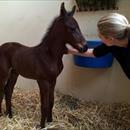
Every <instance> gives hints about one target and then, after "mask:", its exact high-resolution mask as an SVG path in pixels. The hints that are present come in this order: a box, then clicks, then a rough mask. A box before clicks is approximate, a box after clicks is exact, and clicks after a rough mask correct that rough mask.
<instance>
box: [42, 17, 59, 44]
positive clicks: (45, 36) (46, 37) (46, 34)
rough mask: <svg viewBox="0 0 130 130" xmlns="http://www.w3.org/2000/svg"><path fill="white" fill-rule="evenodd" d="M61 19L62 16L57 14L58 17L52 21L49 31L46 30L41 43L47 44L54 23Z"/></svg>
mask: <svg viewBox="0 0 130 130" xmlns="http://www.w3.org/2000/svg"><path fill="white" fill-rule="evenodd" d="M60 19H61V17H60V16H57V17H55V18H54V19H53V21H52V22H51V24H50V26H49V27H48V29H47V31H46V33H45V35H44V37H43V38H42V40H41V42H40V44H42V45H43V44H46V41H47V39H48V36H49V34H50V32H51V31H52V29H53V25H54V23H55V22H56V21H57V20H60Z"/></svg>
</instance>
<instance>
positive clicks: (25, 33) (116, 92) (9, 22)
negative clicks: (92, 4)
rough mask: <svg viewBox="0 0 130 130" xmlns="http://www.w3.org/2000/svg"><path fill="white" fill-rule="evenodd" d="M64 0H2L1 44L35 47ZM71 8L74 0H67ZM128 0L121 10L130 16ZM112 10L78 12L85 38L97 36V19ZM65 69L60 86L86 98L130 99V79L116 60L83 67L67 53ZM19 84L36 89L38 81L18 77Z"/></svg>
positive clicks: (62, 89) (122, 2)
mask: <svg viewBox="0 0 130 130" xmlns="http://www.w3.org/2000/svg"><path fill="white" fill-rule="evenodd" d="M62 1H63V0H43V1H36V0H33V1H4V2H2V1H0V43H1V44H2V43H4V42H7V41H17V42H20V43H22V44H24V45H28V46H33V45H36V44H38V43H39V42H40V40H41V39H42V37H43V35H44V33H45V32H46V29H47V27H48V26H49V24H51V21H52V20H53V18H54V17H55V16H57V15H58V14H59V10H60V3H61V2H62ZM64 1H65V3H66V8H67V9H68V10H70V9H71V7H72V5H73V4H75V2H74V0H64ZM129 5H130V1H129V0H124V1H121V2H120V5H119V7H120V9H119V11H118V12H120V13H122V14H124V15H126V16H127V17H128V19H130V14H129ZM108 12H112V11H107V12H106V11H98V12H77V13H76V14H75V18H76V19H77V21H78V23H79V25H80V27H81V30H82V32H83V34H84V36H85V37H86V39H97V38H98V37H97V31H96V22H97V21H98V19H99V18H100V17H101V16H103V15H104V14H106V13H108ZM63 61H64V70H63V72H62V73H61V74H60V75H59V77H58V81H57V85H56V87H57V89H58V90H59V91H61V92H63V93H66V94H71V95H74V96H76V97H79V98H83V99H86V100H98V101H104V102H107V101H111V102H112V101H128V102H130V94H129V93H130V81H129V80H128V79H127V78H126V76H125V75H124V73H123V71H122V70H121V68H120V66H119V64H118V63H117V62H116V61H114V64H113V66H112V67H111V68H108V69H90V68H80V67H77V66H75V65H74V64H73V59H72V56H71V55H67V56H64V58H63ZM17 86H19V87H23V88H33V87H35V86H37V84H36V82H35V81H32V80H27V79H24V78H22V77H20V78H19V80H18V82H17Z"/></svg>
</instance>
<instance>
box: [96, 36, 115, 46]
mask: <svg viewBox="0 0 130 130" xmlns="http://www.w3.org/2000/svg"><path fill="white" fill-rule="evenodd" d="M98 36H99V38H100V39H101V40H102V42H103V43H104V44H105V45H107V46H112V45H114V43H113V41H114V39H113V38H109V37H104V36H103V35H102V34H100V33H99V34H98Z"/></svg>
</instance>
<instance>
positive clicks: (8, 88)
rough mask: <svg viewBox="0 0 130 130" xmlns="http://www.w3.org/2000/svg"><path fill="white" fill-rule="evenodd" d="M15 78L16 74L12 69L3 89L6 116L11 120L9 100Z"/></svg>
mask: <svg viewBox="0 0 130 130" xmlns="http://www.w3.org/2000/svg"><path fill="white" fill-rule="evenodd" d="M17 78H18V74H17V73H16V72H15V71H14V70H13V69H12V70H11V74H10V76H9V79H8V81H7V84H6V86H5V88H4V93H5V100H6V114H7V115H9V118H12V108H11V107H12V104H11V98H12V93H13V89H14V86H15V83H16V81H17Z"/></svg>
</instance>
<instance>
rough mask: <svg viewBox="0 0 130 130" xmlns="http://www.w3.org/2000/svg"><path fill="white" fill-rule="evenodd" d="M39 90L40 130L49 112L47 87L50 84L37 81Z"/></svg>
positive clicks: (44, 81) (45, 81)
mask: <svg viewBox="0 0 130 130" xmlns="http://www.w3.org/2000/svg"><path fill="white" fill-rule="evenodd" d="M37 82H38V85H39V88H40V99H41V123H40V125H41V128H44V127H45V121H46V118H47V115H48V114H47V113H48V110H49V87H50V83H49V82H48V81H47V80H37Z"/></svg>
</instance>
